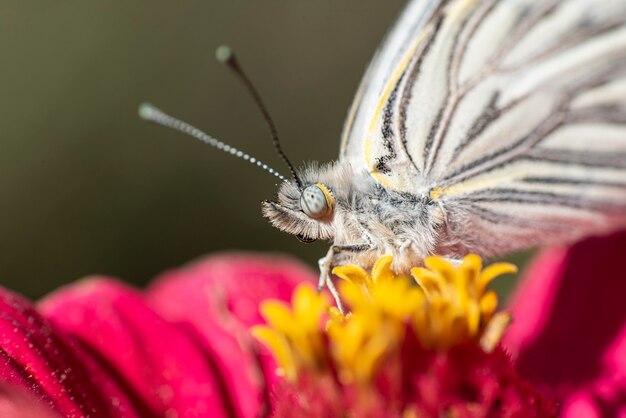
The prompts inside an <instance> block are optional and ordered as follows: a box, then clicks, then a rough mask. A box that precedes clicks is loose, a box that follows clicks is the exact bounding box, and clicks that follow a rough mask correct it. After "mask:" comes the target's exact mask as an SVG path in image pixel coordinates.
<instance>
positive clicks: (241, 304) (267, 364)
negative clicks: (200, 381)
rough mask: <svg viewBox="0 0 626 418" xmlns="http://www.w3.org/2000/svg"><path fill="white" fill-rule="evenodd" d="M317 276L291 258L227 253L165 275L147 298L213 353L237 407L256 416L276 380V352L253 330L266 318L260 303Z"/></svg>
mask: <svg viewBox="0 0 626 418" xmlns="http://www.w3.org/2000/svg"><path fill="white" fill-rule="evenodd" d="M316 279H317V278H316V276H315V274H313V273H312V272H311V271H310V270H309V269H308V268H306V267H304V266H303V265H302V264H300V263H298V262H296V261H293V260H291V259H289V258H285V257H279V256H258V255H254V256H253V255H245V254H227V255H220V256H214V257H211V258H208V259H205V260H202V261H199V262H197V263H194V264H191V265H189V266H186V267H183V268H181V269H179V270H174V271H171V272H169V273H166V274H164V275H162V276H161V277H160V278H159V279H158V280H157V281H156V283H155V284H154V285H153V286H152V288H151V289H150V290H149V292H148V298H149V299H150V302H151V304H152V306H153V307H154V309H155V310H157V311H158V312H159V313H160V314H161V315H163V316H164V317H166V318H168V319H169V320H171V321H174V322H176V323H178V324H179V327H180V329H183V330H185V332H186V333H187V334H188V335H192V336H194V338H196V341H197V343H198V344H199V345H201V346H202V347H203V348H204V349H205V350H206V351H207V352H210V353H213V357H214V358H215V366H216V367H217V369H218V370H219V371H220V374H221V375H222V376H224V377H225V382H224V383H225V388H226V390H227V391H228V392H229V393H231V394H232V396H233V402H234V404H235V405H236V409H237V411H238V412H239V414H240V415H241V416H244V417H254V416H258V415H259V413H260V411H262V410H263V408H266V407H267V403H268V396H269V395H268V393H269V392H268V389H269V388H268V387H266V385H270V386H271V385H273V384H274V383H275V381H276V377H275V374H274V370H275V367H276V366H275V363H274V360H273V358H272V357H271V355H269V353H268V352H267V351H266V350H265V348H264V347H263V348H260V346H259V345H258V344H257V343H256V342H255V341H253V340H252V339H251V338H250V335H249V332H248V329H249V328H250V327H251V326H252V325H255V324H259V323H261V322H262V319H261V317H260V316H259V311H258V308H259V304H260V302H261V301H262V300H265V299H270V298H271V299H282V300H288V299H289V298H290V297H291V293H292V291H293V289H294V287H295V286H296V284H297V283H299V282H302V281H315V280H316Z"/></svg>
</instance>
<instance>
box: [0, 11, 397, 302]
mask: <svg viewBox="0 0 626 418" xmlns="http://www.w3.org/2000/svg"><path fill="white" fill-rule="evenodd" d="M403 4H404V1H402V0H386V1H385V2H382V1H380V0H341V1H337V0H316V1H302V0H299V1H298V0H297V1H286V0H282V1H278V0H256V1H242V0H219V1H218V0H210V1H206V0H204V1H199V0H198V1H176V2H175V1H171V0H170V1H165V0H152V1H150V2H147V1H144V2H139V1H128V0H110V1H106V2H104V1H86V0H81V1H78V0H68V1H63V2H44V1H12V2H9V1H6V0H2V1H0V54H1V56H2V61H3V62H2V66H0V91H1V95H0V127H1V129H2V139H1V141H0V281H1V283H2V285H4V286H7V287H11V288H14V289H17V290H18V291H20V292H22V293H24V294H26V295H27V296H29V297H33V298H35V297H39V296H41V295H42V294H44V293H46V292H48V291H50V290H51V289H53V288H55V287H57V286H59V285H60V284H64V283H67V282H70V281H73V280H75V279H78V278H80V277H82V276H85V275H88V274H94V273H100V274H107V275H113V276H117V277H120V278H122V279H124V280H126V281H128V282H132V283H135V284H139V285H141V284H144V283H146V282H147V281H149V280H150V278H152V277H154V276H155V275H156V274H158V273H159V272H161V271H163V270H165V269H168V268H172V267H175V266H177V265H180V264H182V263H185V262H187V261H189V260H191V259H193V258H196V257H199V256H201V255H203V254H205V253H210V252H215V251H223V250H229V249H237V250H255V251H256V250H261V251H277V252H287V253H290V254H292V255H294V256H296V257H299V258H301V259H304V260H305V261H307V262H308V263H310V264H311V265H312V266H314V265H315V260H316V259H317V258H319V257H320V256H321V255H323V254H324V253H325V251H326V247H327V244H325V243H316V244H312V245H305V244H300V243H299V242H297V241H296V239H295V238H294V237H292V236H289V235H286V234H283V233H280V232H279V231H277V230H274V229H273V228H272V227H271V226H270V225H269V224H268V223H267V222H266V221H265V220H264V219H263V218H262V217H261V215H260V203H259V202H260V201H261V200H263V199H267V198H272V197H273V196H274V193H275V189H276V188H275V184H276V181H275V179H274V178H273V177H272V176H269V175H266V174H264V173H262V172H261V171H259V170H258V169H255V168H254V167H252V166H251V165H249V164H247V163H245V162H243V161H239V160H236V159H233V158H229V157H228V156H226V155H224V154H222V153H219V152H216V151H214V150H213V149H210V148H208V147H206V146H203V145H202V144H200V143H198V142H196V141H194V140H192V139H190V138H186V137H183V136H181V135H178V134H176V133H173V132H171V131H168V130H165V129H163V128H160V127H157V126H154V125H151V124H148V123H146V122H143V121H141V120H140V119H139V118H138V117H137V115H136V109H137V105H138V104H139V103H140V102H142V101H146V100H147V101H150V102H153V103H155V104H157V105H158V106H159V107H161V108H162V109H164V110H166V111H168V112H170V113H172V114H174V115H176V116H179V117H181V118H183V119H185V120H187V121H189V122H191V123H193V124H195V125H197V126H198V127H199V128H201V129H204V130H206V131H207V132H208V133H210V134H212V135H214V136H215V137H217V138H219V139H222V140H224V141H225V142H227V143H230V144H232V145H233V146H236V147H239V148H241V149H243V150H244V151H246V152H248V153H250V154H252V155H254V156H255V157H257V158H259V159H261V160H263V161H264V162H267V163H268V164H270V165H272V166H274V167H276V168H277V169H279V171H282V172H286V171H287V170H285V168H284V167H283V164H282V163H281V161H280V160H279V158H278V157H277V156H276V155H275V153H274V150H273V148H272V146H271V143H270V139H269V135H268V133H267V129H266V127H265V125H264V123H263V121H262V119H261V117H260V115H259V112H258V111H257V110H256V109H255V107H254V106H253V104H252V101H251V100H250V99H249V98H248V97H247V95H246V93H245V92H244V90H243V88H242V87H241V86H240V85H239V84H238V83H237V82H236V81H235V79H234V78H233V77H232V75H231V74H229V73H228V71H227V70H226V69H225V68H223V67H221V66H220V65H219V64H218V63H217V62H216V61H215V60H214V58H213V57H214V55H213V54H214V50H215V48H216V47H217V46H218V45H220V44H222V43H227V44H229V45H231V46H232V47H233V48H234V49H235V51H236V52H237V54H238V56H239V59H240V61H241V62H242V64H243V65H244V67H245V68H246V69H247V71H248V73H249V74H250V76H251V78H252V79H253V80H254V81H255V83H256V84H257V87H258V88H259V90H260V92H261V93H262V96H263V97H264V99H265V101H266V103H267V105H268V107H269V108H270V111H271V113H272V115H273V117H274V119H275V121H276V123H277V125H278V129H279V133H280V134H281V137H282V141H283V145H284V148H285V150H286V152H287V154H288V155H289V156H290V158H291V159H292V160H293V161H294V162H295V163H296V164H298V165H299V164H300V163H301V162H303V161H307V160H319V161H324V162H325V161H329V160H331V159H333V158H335V157H336V155H337V151H338V146H339V135H340V132H341V127H342V124H343V119H344V117H345V115H346V112H347V109H348V106H349V104H350V103H351V100H352V96H353V94H354V92H355V91H356V87H357V84H358V82H359V79H360V77H361V75H362V74H363V71H364V69H365V66H366V64H367V62H368V61H369V59H370V58H371V56H372V54H373V52H374V50H375V49H376V46H377V45H378V43H379V42H380V40H381V38H382V37H383V35H384V33H385V32H386V30H387V28H388V27H389V26H390V24H391V23H392V21H393V20H394V18H395V16H396V15H397V14H398V13H399V11H400V10H401V8H402V6H403Z"/></svg>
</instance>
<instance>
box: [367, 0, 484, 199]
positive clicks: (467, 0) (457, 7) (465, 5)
mask: <svg viewBox="0 0 626 418" xmlns="http://www.w3.org/2000/svg"><path fill="white" fill-rule="evenodd" d="M477 3H478V0H460V1H458V2H457V3H456V4H454V5H453V6H451V7H450V8H449V9H448V11H447V15H448V17H449V18H450V20H452V21H454V20H456V19H458V18H463V17H464V16H466V15H467V13H468V11H469V10H470V9H472V8H474V7H475V6H476V5H477ZM433 28H434V23H433V22H432V21H431V22H430V23H429V24H428V25H426V26H425V28H424V30H423V31H422V32H421V33H420V34H419V35H418V36H417V38H416V39H415V41H413V45H411V47H410V48H409V49H408V51H407V52H406V53H405V54H404V56H403V57H402V60H401V61H400V64H399V65H398V67H397V68H396V70H395V71H394V72H393V75H392V77H391V78H390V79H389V81H388V82H387V85H386V86H385V90H384V91H383V94H382V96H381V98H380V100H379V101H378V104H377V105H376V111H375V112H374V116H373V118H372V120H371V122H370V126H369V132H368V135H367V137H366V138H365V143H364V157H365V165H366V166H367V167H369V172H370V174H372V176H373V177H374V179H376V181H378V182H379V183H381V184H382V185H383V186H386V187H390V188H394V185H393V184H392V182H391V179H389V178H386V177H385V176H383V175H382V174H381V173H379V172H377V171H376V170H375V167H374V164H373V160H372V139H373V134H374V131H375V129H376V127H377V126H378V122H379V120H380V114H381V113H382V111H383V107H384V106H385V103H386V102H387V100H388V99H389V96H390V95H391V92H392V91H393V88H394V87H395V85H396V83H397V82H398V80H399V79H400V77H401V76H402V73H403V72H404V71H405V70H406V67H407V66H408V65H409V62H410V61H411V58H412V57H413V56H414V55H415V52H416V51H417V48H418V47H419V46H420V45H421V44H422V42H424V40H425V39H426V38H427V37H428V35H430V34H431V32H432V31H433Z"/></svg>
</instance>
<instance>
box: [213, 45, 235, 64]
mask: <svg viewBox="0 0 626 418" xmlns="http://www.w3.org/2000/svg"><path fill="white" fill-rule="evenodd" d="M215 58H217V60H218V61H219V62H221V63H226V62H228V61H230V60H231V59H232V58H233V50H232V49H231V47H229V46H228V45H220V46H218V47H217V49H216V50H215Z"/></svg>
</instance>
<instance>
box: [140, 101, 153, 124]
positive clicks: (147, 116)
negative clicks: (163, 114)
mask: <svg viewBox="0 0 626 418" xmlns="http://www.w3.org/2000/svg"><path fill="white" fill-rule="evenodd" d="M137 113H138V114H139V117H140V118H141V119H144V120H152V119H153V118H154V114H155V113H156V108H155V107H154V106H152V105H151V104H150V103H145V102H144V103H141V104H140V105H139V107H138V108H137Z"/></svg>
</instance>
